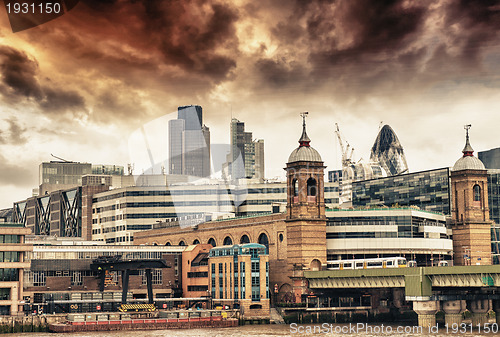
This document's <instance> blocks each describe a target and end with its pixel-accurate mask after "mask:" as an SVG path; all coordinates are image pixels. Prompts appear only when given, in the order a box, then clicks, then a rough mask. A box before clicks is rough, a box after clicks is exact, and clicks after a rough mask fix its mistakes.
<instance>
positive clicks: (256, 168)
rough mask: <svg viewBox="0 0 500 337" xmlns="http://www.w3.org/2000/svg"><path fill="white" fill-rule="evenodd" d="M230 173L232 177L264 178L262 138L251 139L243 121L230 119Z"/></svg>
mask: <svg viewBox="0 0 500 337" xmlns="http://www.w3.org/2000/svg"><path fill="white" fill-rule="evenodd" d="M229 159H230V163H229V165H230V173H231V177H232V179H239V178H259V179H263V178H264V140H262V139H259V140H255V141H254V140H252V133H251V132H245V123H244V122H240V121H239V120H237V119H236V118H233V119H232V120H231V154H230V157H229Z"/></svg>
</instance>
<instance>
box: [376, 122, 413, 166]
mask: <svg viewBox="0 0 500 337" xmlns="http://www.w3.org/2000/svg"><path fill="white" fill-rule="evenodd" d="M370 161H371V162H374V163H375V162H379V163H380V165H381V166H382V167H383V168H384V170H385V171H386V172H387V175H397V174H402V173H408V165H407V164H406V157H405V154H404V152H403V146H402V145H401V143H400V142H399V139H398V136H396V133H395V132H394V130H393V129H392V128H391V127H390V126H389V125H384V127H383V128H382V129H381V130H380V132H379V134H378V136H377V139H376V140H375V144H373V147H372V152H371V155H370Z"/></svg>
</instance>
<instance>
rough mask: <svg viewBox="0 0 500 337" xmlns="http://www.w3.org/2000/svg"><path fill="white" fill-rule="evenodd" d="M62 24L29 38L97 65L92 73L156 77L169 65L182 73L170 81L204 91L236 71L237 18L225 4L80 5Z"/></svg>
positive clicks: (208, 0) (88, 0)
mask: <svg viewBox="0 0 500 337" xmlns="http://www.w3.org/2000/svg"><path fill="white" fill-rule="evenodd" d="M64 19H65V20H64V21H60V24H59V26H58V28H57V29H48V28H47V29H45V30H43V32H42V31H37V32H33V35H34V36H36V37H38V38H42V39H44V40H46V39H47V38H48V37H50V38H51V39H52V42H51V43H54V42H55V41H60V42H61V47H64V48H65V49H66V50H68V51H69V52H71V53H73V54H75V55H76V57H77V58H79V59H84V60H88V61H95V60H99V64H94V67H97V68H99V69H100V70H101V71H102V72H103V73H104V74H109V73H112V74H114V75H117V76H119V75H120V72H121V75H122V76H123V75H125V70H126V71H127V73H128V72H134V71H137V70H142V71H148V72H151V71H153V72H156V73H157V74H158V68H160V67H161V66H162V65H167V66H174V67H178V68H179V69H180V70H182V72H184V74H178V73H175V71H173V72H172V74H171V75H172V77H176V78H178V79H180V80H185V79H186V78H187V79H191V78H194V79H199V80H201V81H205V82H206V86H207V85H210V83H213V82H219V81H221V80H223V79H225V78H227V77H228V76H229V75H230V72H231V70H232V69H234V68H235V67H236V55H237V53H238V39H237V38H236V30H235V23H236V21H237V19H238V13H237V10H236V9H234V8H233V7H232V6H230V5H229V4H222V3H218V2H216V1H212V0H193V1H156V0H143V1H136V0H130V1H97V0H84V1H81V4H80V5H79V6H78V7H76V8H75V9H74V10H73V11H72V12H71V13H69V14H67V15H66V17H65V18H64ZM42 34H43V35H42ZM54 39H55V40H54ZM96 42H97V43H96ZM56 48H57V47H56ZM186 74H188V76H186Z"/></svg>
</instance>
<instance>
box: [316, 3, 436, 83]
mask: <svg viewBox="0 0 500 337" xmlns="http://www.w3.org/2000/svg"><path fill="white" fill-rule="evenodd" d="M405 3H407V2H404V1H396V0H391V1H375V2H373V1H369V0H359V1H342V2H340V4H339V5H338V6H337V8H336V10H335V11H333V16H327V15H325V14H323V13H329V12H328V11H326V10H324V11H321V12H320V13H317V14H316V15H311V14H308V15H310V17H311V18H310V19H309V20H308V32H309V38H310V39H311V40H312V41H319V42H320V44H319V45H318V47H317V48H316V49H315V50H313V51H312V52H311V54H310V61H311V62H312V63H313V64H314V66H315V67H317V69H318V70H319V71H318V72H315V75H318V76H321V74H323V75H328V74H325V72H324V67H325V65H332V66H345V65H346V64H348V65H350V64H358V65H359V64H362V63H367V64H370V63H372V62H374V61H380V60H383V61H386V62H387V61H392V59H393V57H395V56H397V54H399V53H400V52H401V51H402V50H405V49H406V48H407V47H409V46H410V45H411V43H412V42H414V41H415V39H417V38H418V33H419V32H420V29H421V28H422V24H423V22H424V19H425V13H426V8H425V7H424V5H422V4H420V5H413V6H408V5H404V4H405ZM321 8H322V7H319V10H321ZM331 22H335V27H332V25H333V24H332V23H331ZM331 29H334V30H337V31H339V34H337V35H333V36H332V34H331V32H330V31H331Z"/></svg>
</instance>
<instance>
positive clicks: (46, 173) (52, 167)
mask: <svg viewBox="0 0 500 337" xmlns="http://www.w3.org/2000/svg"><path fill="white" fill-rule="evenodd" d="M91 173H92V164H90V163H75V162H66V161H51V162H49V163H41V164H40V166H39V183H40V195H45V194H48V193H51V192H54V191H57V190H64V189H69V188H73V187H77V186H81V184H82V176H83V175H85V174H91Z"/></svg>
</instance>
